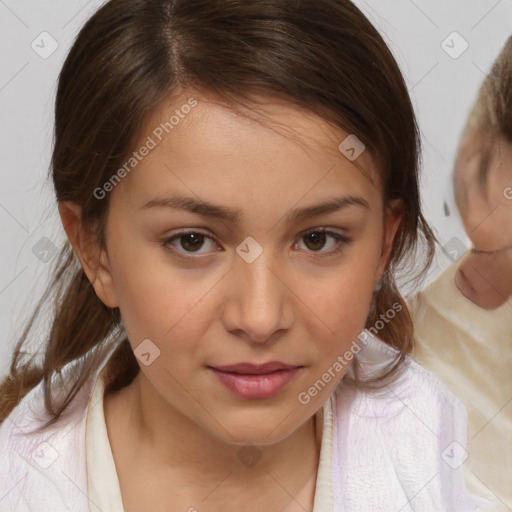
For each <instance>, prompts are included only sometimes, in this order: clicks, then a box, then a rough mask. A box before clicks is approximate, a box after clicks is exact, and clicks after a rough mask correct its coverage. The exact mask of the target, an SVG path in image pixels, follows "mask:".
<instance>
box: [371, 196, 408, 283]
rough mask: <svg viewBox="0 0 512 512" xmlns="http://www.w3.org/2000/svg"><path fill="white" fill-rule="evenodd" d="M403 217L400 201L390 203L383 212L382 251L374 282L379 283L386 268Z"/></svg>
mask: <svg viewBox="0 0 512 512" xmlns="http://www.w3.org/2000/svg"><path fill="white" fill-rule="evenodd" d="M403 215H404V214H403V200H402V199H394V200H393V201H390V202H389V204H388V205H387V207H386V208H385V210H384V219H383V232H382V246H381V247H382V249H381V254H380V258H379V263H378V265H377V271H376V274H375V282H378V281H380V279H381V278H382V275H383V274H384V272H385V271H386V269H387V267H388V264H389V259H390V257H391V251H392V249H393V243H394V240H395V237H396V234H397V231H398V228H399V226H400V223H401V222H402V219H403Z"/></svg>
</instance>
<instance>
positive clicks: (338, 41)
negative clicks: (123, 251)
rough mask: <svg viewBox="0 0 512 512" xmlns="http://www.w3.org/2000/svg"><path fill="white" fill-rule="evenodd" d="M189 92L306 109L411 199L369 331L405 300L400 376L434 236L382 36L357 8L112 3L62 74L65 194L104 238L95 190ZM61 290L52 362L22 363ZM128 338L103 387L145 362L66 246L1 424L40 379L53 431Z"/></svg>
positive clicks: (391, 330)
mask: <svg viewBox="0 0 512 512" xmlns="http://www.w3.org/2000/svg"><path fill="white" fill-rule="evenodd" d="M187 87H189V88H193V89H195V90H197V91H203V92H206V93H209V94H210V95H212V94H213V95H214V96H215V97H217V98H219V99H220V100H222V101H223V102H225V103H226V104H227V105H230V106H231V107H232V106H233V105H243V104H248V103H249V98H250V96H251V95H252V94H260V95H266V96H272V97H275V98H279V99H283V100H285V101H288V102H292V103H294V104H297V105H301V106H303V107H306V108H307V109H309V110H310V111H312V112H314V113H316V114H318V115H319V116H321V117H322V118H324V119H325V120H327V121H329V122H331V123H333V124H334V125H335V126H338V127H340V128H342V129H344V130H345V131H347V132H348V133H353V134H355V135H356V136H357V137H358V138H359V139H360V140H361V141H363V143H364V144H365V146H366V148H367V150H369V151H371V152H372V154H373V155H376V156H377V157H378V161H379V163H380V167H381V178H382V183H383V186H384V195H385V200H386V201H387V200H392V199H397V198H398V199H402V200H403V203H404V217H403V220H402V222H401V225H400V227H399V229H398V234H397V236H396V239H395V243H394V246H393V249H392V254H391V257H390V263H389V266H388V269H387V271H386V272H385V275H384V277H383V279H382V281H381V287H380V290H379V291H378V292H377V293H376V295H375V301H374V304H373V307H372V309H371V311H370V313H369V316H368V319H367V324H366V325H367V326H372V325H374V324H375V323H376V322H378V321H379V319H380V318H382V315H385V313H386V311H387V310H389V308H390V307H391V306H392V305H393V304H399V305H401V306H402V308H401V311H400V313H397V314H396V316H395V318H394V320H393V321H392V322H386V323H385V324H384V326H383V328H382V330H381V331H380V332H379V336H380V337H381V338H382V339H383V340H384V341H385V342H387V343H388V344H389V345H391V346H393V347H396V348H397V349H399V357H397V359H396V361H395V365H394V368H395V369H396V368H397V367H398V364H399V363H400V361H401V360H402V359H403V357H404V355H405V354H406V353H408V352H409V351H410V349H411V346H412V339H413V336H412V334H413V332H412V331H413V327H412V321H411V318H410V316H409V313H408V310H407V307H406V305H405V302H404V301H403V299H402V297H401V296H400V293H399V292H398V289H397V285H396V283H395V277H394V276H395V272H396V271H397V270H399V269H400V267H401V265H403V264H404V262H405V259H406V256H407V257H408V258H410V257H411V255H412V253H413V252H417V251H416V249H418V247H419V242H420V241H421V240H423V241H424V242H425V250H424V254H423V256H425V265H424V266H423V267H422V269H421V271H420V272H419V273H418V276H419V275H421V274H424V271H425V270H426V268H427V267H428V265H429V264H430V263H431V260H432V256H433V252H434V241H435V237H434V235H433V233H432V231H431V230H430V228H429V226H428V224H427V223H426V221H425V219H424V217H423V215H422V212H421V206H420V198H419V190H418V188H419V187H418V170H419V161H420V138H419V131H418V127H417V123H416V118H415V114H414V111H413V107H412V105H411V102H410V98H409V95H408V91H407V87H406V85H405V83H404V79H403V76H402V74H401V72H400V70H399V68H398V65H397V63H396V61H395V59H394V57H393V55H392V53H391V51H390V50H389V48H388V47H387V45H386V44H385V42H384V41H383V39H382V37H381V36H380V35H379V33H378V32H377V30H376V29H375V28H374V27H373V26H372V24H371V23H370V22H369V21H368V19H367V18H366V17H365V16H364V15H363V14H362V12H361V11H360V10H359V9H358V8H357V7H356V6H354V5H353V4H352V3H351V2H350V1H349V0H301V1H300V2H296V1H290V0H250V1H249V0H248V1H245V2H239V1H234V0H208V1H205V0H111V1H109V2H107V3H106V4H104V5H103V6H102V7H101V8H100V9H99V10H98V11H97V12H96V13H95V14H94V15H93V16H92V17H91V18H90V19H89V20H88V21H87V22H86V24H85V25H84V27H83V28H82V29H81V31H80V33H79V34H78V36H77V38H76V41H75V42H74V44H73V46H72V48H71V50H70V52H69V54H68V56H67V58H66V61H65V63H64V66H63V68H62V71H61V73H60V76H59V81H58V88H57V95H56V104H55V140H54V151H53V157H52V162H51V175H52V177H53V183H54V186H55V191H56V196H57V200H58V201H65V200H69V201H73V202H76V203H77V204H79V205H80V206H81V207H82V219H81V220H82V223H83V225H84V226H91V227H94V226H95V227H96V228H97V234H98V238H99V240H100V241H101V243H102V244H104V223H105V218H106V214H107V212H108V204H109V203H108V197H107V198H105V199H104V200H98V199H97V198H96V197H95V196H94V194H93V191H94V190H95V189H96V188H97V187H101V185H102V184H104V183H105V182H106V181H107V180H108V179H109V178H111V176H112V175H113V174H114V173H115V172H116V170H117V169H118V168H119V167H120V166H121V165H122V163H123V162H124V161H125V160H126V156H127V155H128V154H130V152H131V151H133V148H134V146H135V143H136V141H137V140H138V139H139V137H140V135H141V127H142V126H145V125H146V123H147V121H148V119H149V118H150V116H151V115H152V113H153V112H154V111H155V109H156V108H157V107H158V106H159V105H160V104H161V103H162V101H164V100H165V99H166V98H169V97H170V95H171V94H172V93H174V92H176V91H177V90H184V89H185V88H187ZM420 239H421V240H420ZM103 246H104V245H103ZM50 296H52V297H53V303H54V317H53V323H52V326H51V329H50V331H49V333H48V336H47V338H46V343H45V352H44V359H43V362H42V364H41V365H37V364H34V360H33V359H34V358H33V357H32V358H31V359H30V360H29V361H26V362H23V363H22V361H21V356H22V355H23V354H24V352H22V350H21V348H22V346H23V344H24V343H25V341H26V339H27V337H28V333H29V332H30V329H31V327H32V324H33V322H34V319H35V318H36V316H37V315H38V313H39V310H40V307H41V305H42V303H43V302H44V301H47V300H48V299H49V298H50ZM117 341H119V345H118V347H117V349H116V350H115V352H114V354H113V355H112V357H111V358H110V361H109V376H110V377H109V379H108V383H107V389H106V392H109V391H112V390H114V389H118V388H121V387H123V386H125V385H127V384H129V383H130V382H131V381H132V380H133V378H134V377H135V375H136V374H137V372H138V371H139V366H138V363H137V360H136V358H135V356H134V354H133V351H132V350H131V347H130V345H129V343H128V340H127V338H126V333H125V332H124V330H123V328H122V322H121V319H120V314H119V310H118V309H117V308H115V309H112V310H111V309H110V308H108V307H107V306H105V304H103V303H102V302H101V300H100V299H99V298H98V297H97V295H96V293H95V291H94V289H93V287H92V285H91V284H90V282H89V281H88V279H87V277H86V275H85V273H84V271H83V270H82V268H81V265H80V263H79V261H78V258H77V257H76V255H75V254H74V251H73V249H72V247H71V245H70V244H69V242H68V241H66V243H65V244H64V246H63V247H62V251H61V253H60V257H59V259H58V261H57V263H56V264H55V271H54V273H53V278H52V280H51V282H50V283H49V286H48V289H47V290H46V293H45V295H44V296H43V298H42V299H41V302H40V303H39V306H38V308H36V311H35V312H34V314H33V316H32V318H31V320H30V323H29V325H27V327H26V329H25V331H24V332H23V334H22V336H21V338H20V340H19V341H18V344H17V345H16V349H15V353H14V355H13V359H12V363H11V367H10V374H9V376H8V377H7V378H6V379H5V380H4V382H3V383H2V385H1V388H0V397H1V398H0V420H3V419H4V418H5V417H6V416H7V415H8V414H9V413H10V411H11V410H12V409H13V408H14V407H15V406H16V404H17V403H19V401H20V400H21V399H22V398H23V396H25V395H26V394H27V393H28V392H29V391H30V390H31V389H32V388H33V387H35V386H36V385H37V384H38V383H40V382H41V381H43V386H44V396H45V407H46V409H47V411H48V412H49V413H50V415H51V420H50V421H49V422H48V423H47V424H46V425H45V427H46V426H48V425H50V424H52V423H54V422H55V421H56V420H57V419H58V418H59V416H60V415H61V413H62V412H63V411H64V409H65V408H66V407H67V405H68V404H69V403H70V401H71V400H72V399H73V397H74V396H75V395H76V393H77V392H78V391H79V389H80V388H81V387H82V385H83V384H84V383H85V382H86V380H87V378H88V377H89V375H90V374H91V372H93V371H94V369H95V368H97V367H98V364H99V363H100V361H101V360H102V359H103V358H104V356H105V354H107V351H109V350H111V348H112V347H113V345H112V343H114V342H117ZM71 362H73V363H74V364H75V366H74V368H75V369H74V370H73V372H72V373H71V379H72V383H71V385H70V386H69V388H68V389H67V393H66V394H65V396H64V398H63V399H61V400H56V399H55V398H54V397H52V386H53V384H52V376H53V375H55V374H59V375H60V370H61V369H62V368H63V366H65V365H66V364H68V363H71ZM356 373H357V372H356ZM390 373H391V371H390ZM42 428H44V427H42Z"/></svg>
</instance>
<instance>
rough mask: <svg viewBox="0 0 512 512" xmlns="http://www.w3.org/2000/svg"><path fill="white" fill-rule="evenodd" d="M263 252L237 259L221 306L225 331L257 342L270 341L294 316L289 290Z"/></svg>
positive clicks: (279, 273) (289, 323)
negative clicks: (247, 258)
mask: <svg viewBox="0 0 512 512" xmlns="http://www.w3.org/2000/svg"><path fill="white" fill-rule="evenodd" d="M268 252H269V251H268ZM266 253H267V251H265V250H264V251H263V253H262V254H261V255H260V256H259V257H258V258H257V259H256V260H255V261H253V262H252V263H248V262H246V261H244V260H243V259H242V258H237V260H236V262H235V268H234V269H233V271H232V272H231V273H230V283H229V285H228V287H229V291H228V297H227V300H226V302H225V304H224V309H223V321H224V324H225V326H226V329H227V330H228V331H230V332H232V333H234V334H236V335H238V336H240V337H243V338H245V339H246V340H247V341H253V342H258V343H262V342H267V343H268V342H270V341H273V340H274V339H275V337H276V336H277V333H278V332H281V334H282V331H285V330H287V329H289V328H290V327H291V326H292V324H293V316H294V315H293V300H294V299H293V293H292V291H291V290H290V288H288V286H287V283H286V278H285V276H284V275H283V272H282V271H280V270H279V268H278V266H277V265H276V262H275V261H271V259H270V258H269V257H268V256H267V254H266Z"/></svg>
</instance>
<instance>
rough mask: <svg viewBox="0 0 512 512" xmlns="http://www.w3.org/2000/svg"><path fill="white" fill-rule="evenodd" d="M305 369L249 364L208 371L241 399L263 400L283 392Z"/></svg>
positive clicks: (278, 364) (211, 368)
mask: <svg viewBox="0 0 512 512" xmlns="http://www.w3.org/2000/svg"><path fill="white" fill-rule="evenodd" d="M302 368H304V367H303V366H293V365H285V364H283V363H270V364H269V363H267V364H266V365H259V366H258V365H252V364H248V363H243V364H238V365H230V366H217V367H211V366H209V367H208V369H209V370H210V371H211V372H212V373H213V375H215V377H216V378H217V380H218V382H220V383H222V384H223V385H224V386H225V387H226V388H227V389H229V390H230V391H231V392H232V393H233V394H235V395H237V396H238V397H240V398H244V399H250V400H261V399H264V398H270V397H272V396H274V395H276V394H278V393H279V392H280V391H282V390H283V389H284V388H285V387H286V386H287V385H288V384H289V383H290V382H291V381H292V380H293V379H294V378H295V376H296V375H297V374H298V373H299V372H300V370H301V369H302Z"/></svg>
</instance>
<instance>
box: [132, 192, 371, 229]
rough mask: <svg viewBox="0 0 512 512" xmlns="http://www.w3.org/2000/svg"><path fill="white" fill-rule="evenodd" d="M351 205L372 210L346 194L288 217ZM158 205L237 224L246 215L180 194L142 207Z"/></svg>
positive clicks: (314, 213)
mask: <svg viewBox="0 0 512 512" xmlns="http://www.w3.org/2000/svg"><path fill="white" fill-rule="evenodd" d="M349 206H359V207H362V208H364V209H366V210H368V211H371V208H370V205H369V204H368V201H366V199H364V198H362V197H360V196H353V195H345V196H341V197H333V198H331V199H328V200H327V201H324V202H323V203H319V204H316V205H313V206H307V207H305V208H294V209H292V210H290V212H288V214H287V215H286V219H287V220H288V221H300V220H304V219H306V218H309V217H315V216H318V215H322V214H326V213H331V212H335V211H339V210H343V209H345V208H347V207H349ZM156 207H161V208H178V209H182V210H187V211H189V212H192V213H196V214H198V215H202V216H203V217H213V218H217V219H220V220H225V221H229V222H233V223H237V224H238V223H240V221H241V220H242V219H243V217H244V215H243V213H242V212H241V211H240V210H237V209H233V208H228V207H225V206H220V205H216V204H213V203H209V202H207V201H203V200H199V199H195V198H192V197H187V196H180V195H176V196H171V197H164V198H155V199H151V200H150V201H148V202H147V203H145V204H144V205H143V206H142V208H141V209H143V210H144V209H149V208H156Z"/></svg>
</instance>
